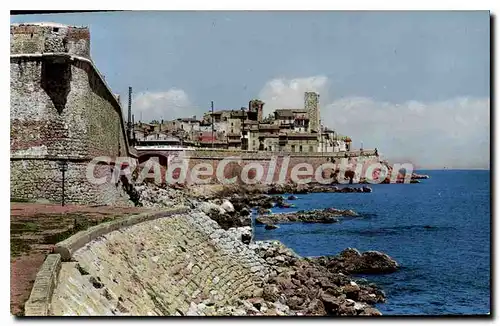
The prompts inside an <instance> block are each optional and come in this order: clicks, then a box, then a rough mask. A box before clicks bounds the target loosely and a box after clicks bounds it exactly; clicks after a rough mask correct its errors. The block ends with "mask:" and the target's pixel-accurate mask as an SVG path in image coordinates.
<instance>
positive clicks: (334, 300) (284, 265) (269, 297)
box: [249, 241, 385, 316]
mask: <svg viewBox="0 0 500 326" xmlns="http://www.w3.org/2000/svg"><path fill="white" fill-rule="evenodd" d="M249 248H250V249H252V250H255V251H256V252H257V253H258V254H259V256H261V257H262V258H264V259H265V260H266V262H267V263H268V264H269V267H270V273H269V279H268V280H267V282H266V284H265V285H264V290H263V295H262V298H263V299H264V300H265V302H272V303H271V304H270V306H269V307H270V309H269V311H270V312H269V313H276V314H278V315H279V314H280V313H279V312H278V311H275V310H276V308H279V307H280V305H285V306H287V307H288V308H289V309H290V311H288V312H287V309H286V308H285V309H281V310H282V311H285V313H286V314H288V315H293V314H294V315H322V316H324V315H377V313H378V314H380V313H379V312H378V310H376V309H374V308H372V307H371V306H370V305H371V304H374V303H377V302H384V300H385V294H384V293H383V292H382V291H380V290H378V289H377V288H376V287H373V286H371V285H366V284H364V283H363V282H359V283H358V282H356V281H354V280H353V279H352V278H350V277H348V276H346V275H343V274H341V273H333V272H331V271H330V270H328V269H327V268H326V267H324V266H322V265H321V264H319V263H316V262H315V261H314V260H310V259H307V258H302V257H300V256H298V255H297V254H295V253H294V252H293V251H292V250H290V249H289V248H287V247H285V246H284V245H283V244H281V243H280V242H279V241H257V242H255V243H252V244H250V245H249ZM365 283H366V282H365Z"/></svg>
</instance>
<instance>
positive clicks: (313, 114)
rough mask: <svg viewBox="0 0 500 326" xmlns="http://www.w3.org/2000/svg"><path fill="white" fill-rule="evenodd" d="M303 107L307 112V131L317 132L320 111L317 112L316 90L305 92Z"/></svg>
mask: <svg viewBox="0 0 500 326" xmlns="http://www.w3.org/2000/svg"><path fill="white" fill-rule="evenodd" d="M304 108H305V109H306V111H307V113H308V114H309V132H313V131H315V132H319V131H320V130H319V129H320V124H319V120H320V113H319V94H318V93H316V92H305V94H304Z"/></svg>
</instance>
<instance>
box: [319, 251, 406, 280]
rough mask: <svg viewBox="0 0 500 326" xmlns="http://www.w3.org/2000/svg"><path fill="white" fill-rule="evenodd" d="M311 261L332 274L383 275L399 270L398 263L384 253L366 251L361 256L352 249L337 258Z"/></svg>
mask: <svg viewBox="0 0 500 326" xmlns="http://www.w3.org/2000/svg"><path fill="white" fill-rule="evenodd" d="M312 260H313V261H314V262H316V263H318V264H320V265H322V266H325V267H327V268H328V270H330V271H332V272H341V273H348V274H385V273H393V272H395V271H397V270H398V269H399V265H398V263H397V262H396V261H395V260H394V259H392V258H391V257H389V256H388V255H387V254H385V253H381V252H379V251H366V252H364V253H363V254H361V253H360V252H359V251H358V250H357V249H354V248H347V249H345V250H344V251H342V252H341V253H340V254H339V255H338V256H333V257H316V258H312Z"/></svg>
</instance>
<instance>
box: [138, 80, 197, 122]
mask: <svg viewBox="0 0 500 326" xmlns="http://www.w3.org/2000/svg"><path fill="white" fill-rule="evenodd" d="M132 112H133V114H134V117H135V120H136V121H139V120H141V121H145V122H149V121H151V120H153V119H156V120H161V119H164V120H170V119H175V118H181V117H189V116H191V115H195V114H196V113H197V112H199V109H198V108H197V107H196V106H194V105H193V104H192V103H191V101H190V99H189V96H188V95H187V94H186V92H184V91H183V90H182V89H176V88H172V89H169V90H167V91H164V92H142V93H139V94H138V95H137V96H135V97H134V98H133V99H132Z"/></svg>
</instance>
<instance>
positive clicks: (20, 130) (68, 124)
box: [10, 23, 132, 204]
mask: <svg viewBox="0 0 500 326" xmlns="http://www.w3.org/2000/svg"><path fill="white" fill-rule="evenodd" d="M10 89H11V95H10V100H11V108H10V123H11V153H10V154H11V157H10V160H11V165H10V166H11V197H13V198H22V199H39V198H43V199H46V200H49V201H57V202H58V201H60V199H61V190H62V189H61V188H62V182H61V179H62V173H61V172H60V171H59V165H58V162H59V161H60V160H66V161H67V163H68V168H67V172H66V186H65V193H66V198H67V202H70V203H80V204H111V203H128V197H127V196H126V195H125V194H124V193H123V191H122V187H121V184H119V182H118V184H110V183H106V184H103V185H100V186H98V185H93V184H90V183H89V182H88V181H87V178H86V177H85V173H86V167H87V163H88V162H90V160H91V159H93V158H94V157H96V156H101V155H105V156H109V157H111V158H112V161H111V162H110V164H101V165H100V166H98V167H97V168H96V169H95V175H96V176H110V175H111V173H112V171H113V159H114V158H116V157H121V156H131V155H132V154H131V152H130V149H129V146H128V142H127V137H126V133H125V125H124V120H123V117H122V110H121V107H120V103H119V102H118V100H117V98H116V97H115V95H114V94H113V93H112V92H111V90H110V88H109V87H108V85H107V84H106V82H105V80H104V78H103V77H102V75H101V74H100V73H99V71H98V70H97V68H96V67H95V65H94V64H93V62H92V61H91V60H90V33H89V30H88V28H85V27H82V28H80V27H70V26H65V25H59V24H53V23H48V24H44V23H41V24H20V25H12V26H11V58H10Z"/></svg>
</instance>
